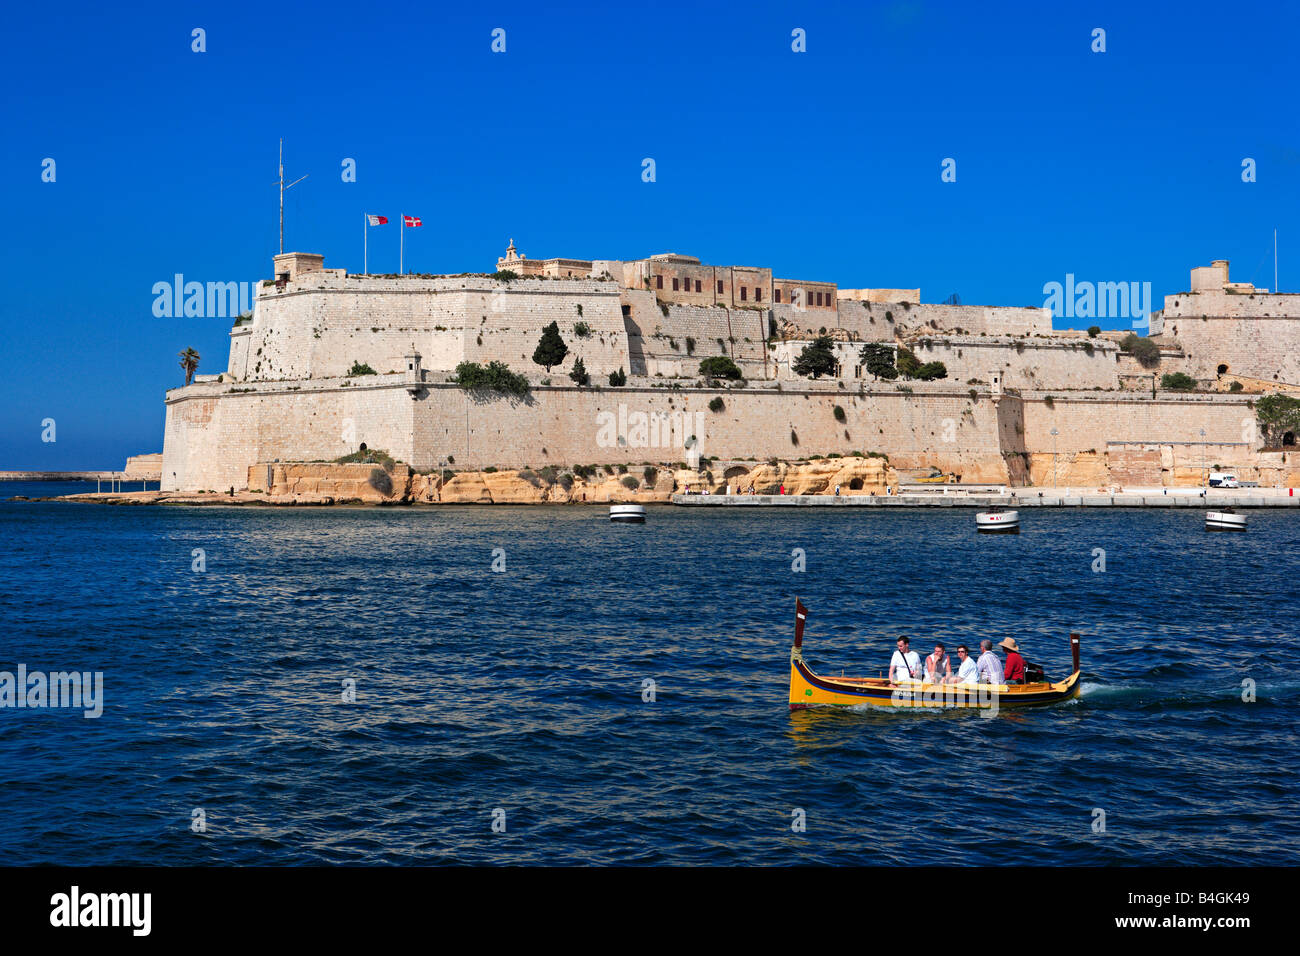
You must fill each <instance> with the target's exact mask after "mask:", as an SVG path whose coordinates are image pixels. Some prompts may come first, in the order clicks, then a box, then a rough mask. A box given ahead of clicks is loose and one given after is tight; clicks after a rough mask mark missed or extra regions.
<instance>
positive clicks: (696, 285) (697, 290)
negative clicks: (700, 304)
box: [695, 279, 700, 292]
mask: <svg viewBox="0 0 1300 956" xmlns="http://www.w3.org/2000/svg"><path fill="white" fill-rule="evenodd" d="M695 291H696V292H699V291H700V280H699V279H696V280H695Z"/></svg>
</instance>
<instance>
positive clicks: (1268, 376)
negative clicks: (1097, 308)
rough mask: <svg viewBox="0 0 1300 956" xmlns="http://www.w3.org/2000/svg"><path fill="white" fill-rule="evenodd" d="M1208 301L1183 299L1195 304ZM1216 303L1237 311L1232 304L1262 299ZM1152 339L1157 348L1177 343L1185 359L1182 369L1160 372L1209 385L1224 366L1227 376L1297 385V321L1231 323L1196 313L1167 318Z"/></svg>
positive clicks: (1299, 362) (1299, 361) (1269, 319)
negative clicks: (1177, 373) (1175, 373)
mask: <svg viewBox="0 0 1300 956" xmlns="http://www.w3.org/2000/svg"><path fill="white" fill-rule="evenodd" d="M1207 295H1209V293H1200V294H1199V295H1195V296H1189V297H1188V298H1190V299H1192V300H1198V299H1202V298H1204V297H1205V296H1207ZM1215 298H1217V299H1222V300H1228V301H1229V302H1230V303H1231V304H1233V305H1236V304H1237V303H1236V302H1233V300H1249V299H1259V298H1261V297H1260V296H1244V295H1223V294H1218V295H1216V296H1215ZM1262 298H1265V299H1278V298H1287V299H1290V298H1296V299H1300V296H1294V297H1292V296H1263V297H1262ZM1152 338H1153V339H1154V340H1155V341H1156V342H1159V343H1160V344H1161V345H1173V344H1175V343H1176V344H1177V345H1179V346H1181V347H1182V350H1183V352H1184V353H1185V354H1186V357H1185V359H1184V360H1183V363H1182V365H1181V367H1179V368H1170V369H1164V370H1163V371H1185V372H1187V374H1189V375H1191V376H1192V377H1193V378H1201V379H1213V378H1215V377H1216V376H1217V375H1218V374H1219V367H1220V366H1222V365H1226V366H1227V371H1228V373H1229V374H1234V375H1245V376H1247V377H1249V378H1257V379H1265V380H1269V381H1275V382H1284V383H1290V384H1300V318H1278V317H1266V316H1265V317H1260V316H1252V317H1250V318H1235V317H1224V316H1219V315H1214V314H1206V315H1202V314H1200V313H1197V314H1195V315H1181V316H1179V315H1171V314H1169V313H1168V312H1166V315H1165V323H1164V331H1163V332H1162V333H1161V334H1160V335H1158V336H1152ZM1162 364H1164V363H1163V361H1162Z"/></svg>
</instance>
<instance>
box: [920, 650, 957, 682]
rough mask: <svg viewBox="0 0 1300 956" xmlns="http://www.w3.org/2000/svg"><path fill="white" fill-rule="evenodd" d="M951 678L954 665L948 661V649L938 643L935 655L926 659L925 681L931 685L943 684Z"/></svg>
mask: <svg viewBox="0 0 1300 956" xmlns="http://www.w3.org/2000/svg"><path fill="white" fill-rule="evenodd" d="M951 677H952V663H951V662H950V661H949V659H948V649H947V648H945V647H944V646H943V645H942V644H940V643H939V642H938V641H936V642H935V644H934V653H933V654H931V655H930V656H929V657H927V658H926V659H925V679H926V680H927V681H929V682H930V683H931V684H943V683H947V681H948V679H949V678H951Z"/></svg>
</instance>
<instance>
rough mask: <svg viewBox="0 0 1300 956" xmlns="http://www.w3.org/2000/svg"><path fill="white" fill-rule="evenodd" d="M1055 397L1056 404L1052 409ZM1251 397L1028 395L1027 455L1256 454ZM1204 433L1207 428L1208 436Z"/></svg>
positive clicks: (1023, 396) (1025, 396) (1025, 395)
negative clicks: (1244, 449) (1230, 449)
mask: <svg viewBox="0 0 1300 956" xmlns="http://www.w3.org/2000/svg"><path fill="white" fill-rule="evenodd" d="M1049 398H1050V400H1051V403H1050V404H1048V399H1049ZM1248 401H1249V399H1248V398H1243V397H1239V396H1229V395H1178V396H1174V395H1171V394H1169V393H1167V392H1163V393H1160V394H1159V395H1158V396H1157V397H1156V398H1155V399H1154V400H1153V399H1152V398H1151V396H1150V393H1149V392H1148V393H1146V394H1145V395H1144V394H1142V393H1140V392H1139V393H1129V392H1119V393H1108V394H1107V393H1095V392H1093V393H1088V392H1081V393H1073V394H1071V393H1066V394H1064V395H1062V394H1060V393H1051V392H1048V391H1024V392H1022V394H1021V403H1022V407H1023V409H1024V442H1025V450H1026V451H1029V452H1031V453H1033V452H1047V453H1050V452H1051V451H1053V437H1052V434H1051V431H1052V429H1053V428H1055V429H1056V430H1057V435H1056V438H1055V450H1056V451H1057V452H1067V451H1068V452H1078V451H1088V450H1095V451H1102V450H1104V449H1105V448H1106V446H1107V445H1108V444H1110V443H1114V442H1137V443H1148V444H1186V443H1191V444H1194V445H1197V446H1199V445H1201V444H1202V443H1203V442H1208V443H1210V444H1226V443H1240V442H1243V441H1246V443H1247V444H1248V445H1250V446H1251V447H1252V448H1254V449H1258V448H1259V447H1260V445H1261V444H1262V442H1260V441H1258V440H1255V439H1254V437H1253V436H1254V428H1255V413H1254V409H1252V408H1251V407H1250V406H1249V405H1248V404H1247V402H1248ZM1201 429H1205V436H1204V437H1202V436H1201V434H1200V432H1201Z"/></svg>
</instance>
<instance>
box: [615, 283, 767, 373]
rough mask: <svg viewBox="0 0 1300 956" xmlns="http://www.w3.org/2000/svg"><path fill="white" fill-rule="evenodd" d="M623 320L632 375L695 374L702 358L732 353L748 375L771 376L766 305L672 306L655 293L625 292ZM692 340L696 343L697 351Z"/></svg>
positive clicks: (629, 370) (732, 356)
mask: <svg viewBox="0 0 1300 956" xmlns="http://www.w3.org/2000/svg"><path fill="white" fill-rule="evenodd" d="M623 304H624V306H625V307H626V308H627V314H626V315H625V316H624V319H623V324H624V328H625V329H626V333H627V343H628V353H629V364H630V366H631V368H628V369H627V371H628V373H629V374H631V375H646V376H651V377H654V376H663V377H665V378H676V377H683V376H684V377H688V378H693V377H695V376H696V375H697V374H698V372H699V367H700V360H701V359H704V358H708V357H709V356H711V355H727V356H729V357H730V358H732V359H733V360H735V362H736V364H737V365H739V366H740V369H741V371H742V372H743V373H744V375H745V377H746V378H751V379H761V378H765V377H768V376H769V372H768V370H767V369H768V365H770V363H767V362H765V352H766V345H765V339H766V337H767V310H766V309H725V308H722V307H720V306H718V307H704V306H684V305H669V306H667V308H666V309H665V308H663V307H662V306H661V305H660V304H659V302H658V301H657V300H656V299H655V296H654V294H653V293H651V292H635V291H629V292H625V293H624V295H623ZM687 339H690V340H692V341H693V342H694V346H693V350H692V346H691V343H689V342H688V341H687Z"/></svg>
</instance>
